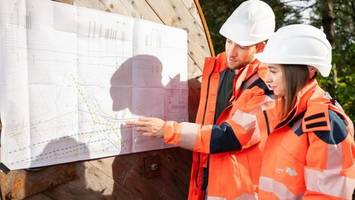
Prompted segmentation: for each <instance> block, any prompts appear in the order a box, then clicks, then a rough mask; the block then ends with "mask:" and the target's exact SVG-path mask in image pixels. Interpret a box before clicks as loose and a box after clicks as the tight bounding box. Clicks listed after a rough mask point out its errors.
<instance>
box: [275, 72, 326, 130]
mask: <svg viewBox="0 0 355 200" xmlns="http://www.w3.org/2000/svg"><path fill="white" fill-rule="evenodd" d="M317 88H318V83H317V81H316V80H315V79H314V80H311V81H310V82H309V83H307V84H306V86H304V87H303V88H302V89H301V90H300V91H299V92H298V93H297V96H296V103H295V105H294V106H293V108H292V109H291V110H290V112H289V113H288V114H287V115H286V117H285V118H283V119H282V121H281V122H280V123H278V125H277V126H276V129H278V128H282V127H283V126H285V125H287V124H288V123H289V122H290V121H291V120H293V119H294V118H295V117H297V116H298V115H300V114H301V113H302V112H305V111H306V109H307V106H308V102H309V100H310V99H311V98H313V97H314V96H318V95H319V90H317ZM316 91H317V92H316ZM312 96H313V97H312ZM278 101H279V100H278Z"/></svg>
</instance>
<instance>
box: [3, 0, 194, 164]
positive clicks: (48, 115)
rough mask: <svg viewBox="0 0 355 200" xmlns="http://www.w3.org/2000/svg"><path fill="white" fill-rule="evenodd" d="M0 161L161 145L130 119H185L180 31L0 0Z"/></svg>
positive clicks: (41, 1)
mask: <svg viewBox="0 0 355 200" xmlns="http://www.w3.org/2000/svg"><path fill="white" fill-rule="evenodd" d="M0 70H1V71H0V111H1V121H2V132H1V157H0V158H1V162H2V163H3V164H5V165H6V166H7V167H8V168H10V169H20V168H28V167H39V166H46V165H52V164H57V163H65V162H71V161H76V160H87V159H94V158H100V157H107V156H113V155H118V154H127V153H133V152H141V151H147V150H153V149H161V148H166V147H168V146H167V145H165V144H164V142H163V141H162V139H160V138H150V137H144V136H141V135H139V134H138V133H136V132H135V131H134V130H133V129H132V127H129V126H123V124H124V122H125V121H126V120H128V119H134V118H137V117H139V116H154V117H160V118H163V119H165V120H176V121H186V120H187V116H188V115H187V105H188V104H187V34H186V32H185V31H183V30H181V29H177V28H172V27H168V26H164V25H161V24H156V23H153V22H149V21H144V20H139V19H134V18H130V17H126V16H121V15H117V14H112V13H107V12H101V11H96V10H91V9H87V8H81V7H75V6H71V5H66V4H61V3H56V2H52V1H49V0H0Z"/></svg>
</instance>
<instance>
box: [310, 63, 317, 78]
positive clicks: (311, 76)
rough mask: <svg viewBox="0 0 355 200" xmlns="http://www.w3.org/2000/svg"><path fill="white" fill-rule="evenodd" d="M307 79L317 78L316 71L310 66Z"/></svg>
mask: <svg viewBox="0 0 355 200" xmlns="http://www.w3.org/2000/svg"><path fill="white" fill-rule="evenodd" d="M308 72H309V73H308V74H309V76H308V78H309V79H314V78H315V77H316V76H317V69H316V68H314V67H312V66H308Z"/></svg>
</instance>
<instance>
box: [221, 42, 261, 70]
mask: <svg viewBox="0 0 355 200" xmlns="http://www.w3.org/2000/svg"><path fill="white" fill-rule="evenodd" d="M256 46H257V45H252V46H240V45H238V44H236V43H235V42H233V41H232V40H230V39H227V40H226V56H227V64H228V67H229V68H230V69H238V68H241V67H244V66H245V65H247V64H249V63H251V62H252V61H253V60H254V55H255V53H257V48H256Z"/></svg>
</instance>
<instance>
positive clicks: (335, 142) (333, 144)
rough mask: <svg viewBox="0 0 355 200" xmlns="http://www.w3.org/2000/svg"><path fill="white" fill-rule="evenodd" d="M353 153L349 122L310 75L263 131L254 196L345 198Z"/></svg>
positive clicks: (353, 175) (353, 172) (353, 182)
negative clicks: (286, 108) (288, 108)
mask: <svg viewBox="0 0 355 200" xmlns="http://www.w3.org/2000/svg"><path fill="white" fill-rule="evenodd" d="M266 113H267V114H266V115H260V118H262V117H264V119H267V117H268V115H272V113H275V111H273V112H266ZM265 117H266V118H265ZM270 121H274V120H270V119H268V122H270ZM265 123H266V122H265V121H264V125H262V126H263V127H265V126H266V125H265ZM270 126H272V125H270V124H269V127H270ZM354 155H355V147H354V126H353V123H352V122H351V120H350V119H349V118H348V117H347V116H346V114H345V113H344V112H343V110H342V108H341V107H340V105H339V104H337V103H336V102H335V101H334V100H332V99H331V98H330V96H329V95H328V94H327V93H326V92H324V91H323V90H322V89H321V88H320V87H319V86H318V84H317V82H316V81H315V80H313V81H311V82H310V83H308V84H307V85H306V86H305V87H304V88H303V89H302V90H301V91H300V92H299V93H298V95H297V102H296V105H295V106H294V108H293V109H292V110H291V112H290V113H289V114H288V115H287V117H286V118H285V119H284V120H283V121H281V122H280V123H278V125H276V126H275V129H274V130H272V132H271V134H270V135H269V136H268V139H267V142H266V144H265V149H264V153H263V159H262V170H261V176H260V180H259V199H262V200H264V199H265V200H273V199H290V200H291V199H351V196H352V193H353V191H354V186H355V164H354V162H355V160H354V158H355V157H354Z"/></svg>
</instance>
